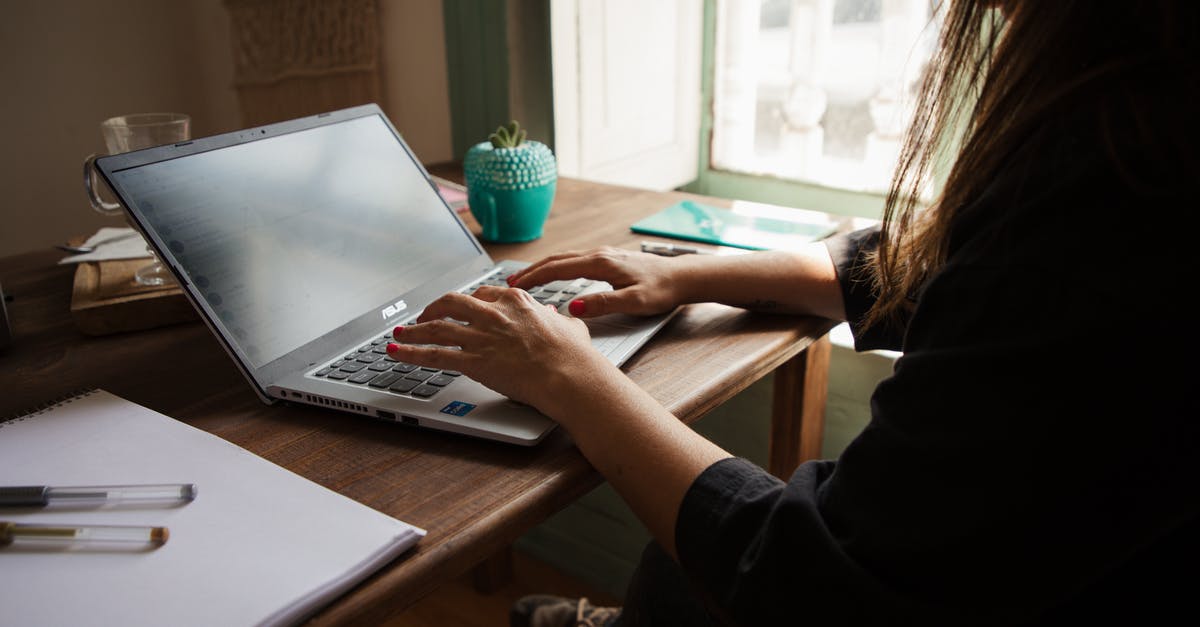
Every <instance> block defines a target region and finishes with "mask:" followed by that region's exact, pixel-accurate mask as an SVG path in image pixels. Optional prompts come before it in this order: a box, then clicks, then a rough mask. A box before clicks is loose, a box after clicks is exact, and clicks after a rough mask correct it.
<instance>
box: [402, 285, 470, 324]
mask: <svg viewBox="0 0 1200 627" xmlns="http://www.w3.org/2000/svg"><path fill="white" fill-rule="evenodd" d="M480 289H483V288H482V287H481V288H480ZM486 311H487V305H486V304H484V302H483V301H482V300H481V299H479V298H474V297H471V296H467V295H466V294H459V293H458V292H450V293H449V294H446V295H445V296H442V297H441V298H439V299H437V300H435V301H433V302H432V303H429V305H428V306H426V307H425V310H424V311H422V312H421V315H420V316H417V322H429V321H431V320H441V319H442V318H454V319H455V320H462V321H463V322H467V323H473V322H476V321H478V320H479V319H480V317H481V316H484V315H486Z"/></svg>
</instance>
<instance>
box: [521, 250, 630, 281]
mask: <svg viewBox="0 0 1200 627" xmlns="http://www.w3.org/2000/svg"><path fill="white" fill-rule="evenodd" d="M610 268H611V265H609V264H605V263H602V262H601V260H600V258H599V256H597V255H588V256H585V257H569V258H566V259H560V260H557V261H550V262H547V263H546V264H544V265H542V266H541V267H539V268H536V269H534V270H533V271H531V272H529V273H527V274H525V275H523V276H522V277H521V279H520V281H518V282H517V283H514V284H513V287H533V286H534V285H544V284H546V283H549V282H551V281H564V280H571V279H578V278H581V277H586V278H589V279H594V280H598V281H610V279H613V278H615V275H614V274H613V273H612V272H610V271H609V270H610ZM610 282H611V281H610Z"/></svg>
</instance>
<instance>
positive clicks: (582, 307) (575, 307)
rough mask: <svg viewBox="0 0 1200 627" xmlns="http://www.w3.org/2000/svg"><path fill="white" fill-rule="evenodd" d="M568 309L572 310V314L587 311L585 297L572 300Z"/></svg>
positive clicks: (575, 314)
mask: <svg viewBox="0 0 1200 627" xmlns="http://www.w3.org/2000/svg"><path fill="white" fill-rule="evenodd" d="M567 311H570V312H571V315H572V316H578V315H580V314H582V313H583V312H585V311H587V304H586V303H584V302H583V299H581V298H576V299H575V300H573V301H571V304H570V305H567Z"/></svg>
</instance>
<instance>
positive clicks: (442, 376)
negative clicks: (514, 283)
mask: <svg viewBox="0 0 1200 627" xmlns="http://www.w3.org/2000/svg"><path fill="white" fill-rule="evenodd" d="M515 271H516V270H510V269H507V268H499V269H497V270H496V271H495V272H493V273H491V274H489V275H488V276H487V277H485V278H484V279H482V280H480V281H478V282H476V283H473V284H471V285H469V286H467V287H466V288H463V289H462V290H459V291H460V292H462V293H463V294H472V293H474V292H475V290H477V289H479V288H480V287H481V286H483V285H495V286H500V287H508V283H507V281H506V280H505V279H507V278H508V276H509V275H510V274H512V273H513V272H515ZM598 288H600V289H607V288H608V286H607V284H604V283H601V282H598V281H591V280H588V279H575V280H573V281H553V282H551V283H547V284H545V285H539V286H535V287H532V288H529V290H528V291H529V295H530V296H533V298H534V300H536V301H537V302H539V303H541V304H543V305H554V306H555V307H562V306H563V305H565V304H566V303H569V302H571V301H572V300H574V299H575V298H577V297H578V296H579V295H580V294H583V293H588V292H592V291H596V289H598ZM414 319H415V318H414ZM411 322H412V319H410V320H408V321H406V322H403V323H401V324H402V325H403V324H410V323H411ZM392 341H394V340H393V339H392V334H391V332H390V331H389V332H388V333H385V334H383V335H381V336H379V337H376V338H374V339H372V340H371V341H369V342H367V343H365V344H363V345H362V346H359V347H358V348H357V349H352V350H348V351H347V352H346V354H344V355H342V356H341V357H339V358H337V359H335V360H333V361H331V362H329V363H328V364H326V365H325V366H323V367H322V368H320V369H318V370H317V371H315V372H313V373H312V374H313V376H316V377H321V378H323V379H331V380H334V381H343V382H345V383H351V384H355V385H361V386H364V387H370V388H375V389H378V390H379V391H385V392H390V393H392V394H399V395H401V396H411V397H416V398H432V397H434V396H436V395H437V394H438V392H441V391H442V390H443V389H445V388H446V386H448V385H450V384H451V383H453V382H454V381H455V380H456V379H457V378H458V377H461V376H462V373H461V372H458V371H456V370H440V369H438V368H426V367H423V366H417V365H414V364H407V363H404V362H402V361H395V360H393V359H392V358H391V357H388V356H387V345H388V342H392Z"/></svg>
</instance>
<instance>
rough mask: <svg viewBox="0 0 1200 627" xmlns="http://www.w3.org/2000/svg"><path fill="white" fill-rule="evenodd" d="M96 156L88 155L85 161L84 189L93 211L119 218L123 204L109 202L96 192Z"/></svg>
mask: <svg viewBox="0 0 1200 627" xmlns="http://www.w3.org/2000/svg"><path fill="white" fill-rule="evenodd" d="M95 162H96V155H94V154H93V155H88V157H87V159H84V161H83V188H84V189H85V190H87V197H88V202H90V203H92V209H95V210H96V211H99V212H100V213H103V214H104V215H106V216H119V215H121V214H122V213H123V212H122V211H121V203H116V202H108V201H106V200H104V199H103V198H101V197H100V194H98V193H97V192H96V189H97V186H96V164H95Z"/></svg>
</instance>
